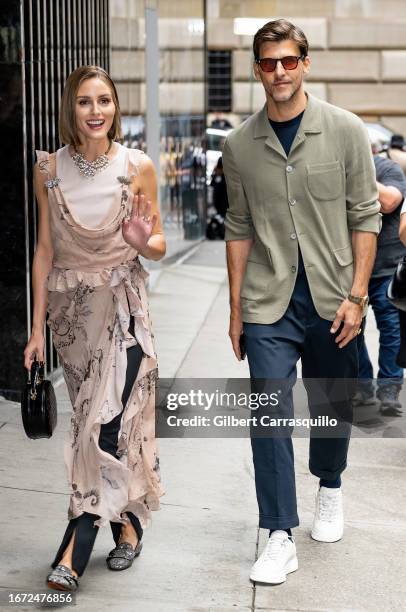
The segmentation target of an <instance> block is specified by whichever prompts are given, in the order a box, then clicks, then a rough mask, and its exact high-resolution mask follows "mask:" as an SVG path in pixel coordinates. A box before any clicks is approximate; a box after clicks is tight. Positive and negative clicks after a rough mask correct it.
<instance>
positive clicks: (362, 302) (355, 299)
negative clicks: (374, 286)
mask: <svg viewBox="0 0 406 612" xmlns="http://www.w3.org/2000/svg"><path fill="white" fill-rule="evenodd" d="M347 299H348V300H349V301H350V302H352V303H353V304H357V305H358V306H361V308H362V309H364V307H365V306H368V303H369V297H368V296H367V295H364V296H359V295H352V294H351V293H349V294H348V296H347Z"/></svg>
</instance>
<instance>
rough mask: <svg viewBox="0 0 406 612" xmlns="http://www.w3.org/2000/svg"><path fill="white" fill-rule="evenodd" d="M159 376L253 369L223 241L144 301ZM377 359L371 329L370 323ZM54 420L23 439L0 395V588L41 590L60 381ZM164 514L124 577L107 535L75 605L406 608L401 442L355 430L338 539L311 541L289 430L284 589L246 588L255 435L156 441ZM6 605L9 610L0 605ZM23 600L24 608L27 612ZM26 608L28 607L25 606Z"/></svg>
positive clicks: (204, 248)
mask: <svg viewBox="0 0 406 612" xmlns="http://www.w3.org/2000/svg"><path fill="white" fill-rule="evenodd" d="M150 306H151V316H152V320H153V325H154V331H155V337H156V343H157V351H158V355H159V361H160V374H161V377H164V378H166V377H168V378H170V377H174V376H176V377H184V378H189V377H190V378H192V377H199V378H205V377H206V378H220V377H221V378H226V377H234V378H238V377H247V376H248V368H247V364H246V362H242V363H237V362H236V361H235V360H234V359H233V356H232V353H231V349H230V346H229V341H228V338H227V315H228V294H227V285H226V270H225V265H224V244H223V243H219V242H215V243H203V244H202V245H200V247H199V248H198V250H197V251H195V253H194V254H193V255H192V256H191V257H189V259H186V260H185V261H184V262H183V263H181V264H179V265H171V266H167V267H165V268H164V269H162V270H161V271H160V272H159V275H158V276H157V277H156V278H155V281H154V284H153V289H152V292H151V296H150ZM367 338H368V346H369V348H370V349H371V353H372V356H373V359H374V361H375V362H376V353H377V333H376V330H375V328H374V325H373V317H370V319H369V322H368V332H367ZM57 391H58V409H59V422H58V427H57V430H56V431H55V434H54V436H53V437H52V438H51V439H49V440H35V441H32V440H28V439H27V438H26V437H25V435H24V433H23V430H22V426H21V423H20V413H19V406H18V405H16V404H12V403H10V402H3V403H1V404H0V456H1V463H0V491H1V498H0V505H1V510H0V521H1V524H0V534H1V553H0V555H1V557H0V591H3V592H4V591H10V590H14V589H24V590H28V591H29V590H38V589H42V588H43V586H44V578H45V575H46V573H47V572H48V569H49V562H50V561H51V560H52V555H53V554H54V553H55V550H56V547H57V546H58V545H59V542H60V539H61V537H62V533H63V530H64V528H65V525H66V509H67V505H68V491H67V487H66V483H65V473H64V466H63V458H62V443H63V437H64V435H65V432H66V431H67V429H68V424H69V414H70V410H71V409H70V405H69V401H68V398H67V394H66V389H65V387H64V386H63V385H61V386H60V387H58V389H57ZM159 445H160V455H161V465H162V478H163V482H164V485H165V488H166V495H165V496H164V497H163V498H162V509H161V511H160V512H157V513H154V515H153V524H152V527H151V529H149V530H148V531H147V532H146V533H145V536H144V541H145V544H144V550H143V552H142V555H141V556H140V558H139V559H138V560H137V561H136V562H135V563H134V565H133V567H132V568H131V569H130V570H128V571H126V572H117V573H114V572H109V571H108V570H107V569H106V566H105V561H104V558H105V556H106V553H107V552H108V551H109V550H110V549H111V548H112V538H111V534H110V531H109V530H107V529H104V530H100V532H99V534H98V537H97V540H96V545H95V549H94V552H93V555H92V558H91V561H90V564H89V566H88V568H87V570H86V572H85V574H84V576H83V577H82V579H81V586H80V590H79V592H78V594H77V602H76V604H77V605H76V609H77V610H80V611H82V610H83V611H93V610H97V611H98V610H100V611H104V610H110V611H112V612H116V611H117V612H121V611H127V610H128V611H135V610H137V611H140V612H184V611H185V612H186V611H187V612H201V611H202V612H203V611H204V612H210V611H213V612H214V611H216V612H220V611H221V612H231V611H234V610H236V611H237V610H241V611H248V610H250V611H256V610H274V611H275V610H279V611H284V612H285V611H286V612H287V611H291V610H303V611H323V612H327V611H328V612H338V611H340V612H349V611H352V612H354V611H357V612H358V611H374V612H375V611H386V610H388V611H391V610H393V611H399V610H404V609H406V606H405V601H406V586H405V581H404V576H405V573H406V572H405V570H406V554H405V550H406V513H405V508H406V503H405V502H406V499H405V475H406V468H405V459H406V444H405V441H404V440H402V439H396V438H392V439H369V438H368V437H363V438H354V439H353V440H352V442H351V446H350V453H349V467H348V469H347V471H346V472H345V474H344V478H343V492H344V498H345V516H346V531H345V536H344V538H343V540H342V541H341V542H338V543H336V544H321V543H317V542H314V541H312V540H311V539H310V537H309V530H310V526H311V521H312V516H313V505H314V494H315V489H316V479H315V478H314V477H313V476H311V475H310V474H309V472H308V468H307V445H308V442H307V440H305V439H295V440H294V445H295V453H296V475H297V489H298V503H299V515H300V518H301V525H300V527H299V528H297V529H295V530H294V535H295V538H296V544H297V549H298V557H299V571H298V572H296V573H294V574H292V575H290V576H289V578H288V580H287V582H286V583H285V584H283V585H280V586H276V587H272V586H262V585H256V586H255V585H252V584H251V583H250V581H249V580H248V573H249V569H250V567H251V565H252V563H253V562H254V561H255V558H256V555H257V551H258V550H259V552H261V550H262V547H263V545H264V542H265V541H266V536H267V533H266V532H265V531H263V530H258V529H257V506H256V500H255V487H254V481H253V468H252V462H251V452H250V444H249V440H247V439H225V440H224V439H196V438H195V439H190V438H183V439H161V440H160V444H159ZM0 609H3V608H0ZM19 609H23V608H22V607H20V608H19ZM27 609H28V608H27Z"/></svg>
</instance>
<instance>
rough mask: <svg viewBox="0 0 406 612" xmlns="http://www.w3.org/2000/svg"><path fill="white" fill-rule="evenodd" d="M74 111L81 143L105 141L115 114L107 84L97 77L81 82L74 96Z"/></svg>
mask: <svg viewBox="0 0 406 612" xmlns="http://www.w3.org/2000/svg"><path fill="white" fill-rule="evenodd" d="M75 111H76V125H77V129H78V131H79V134H80V136H81V138H80V139H81V141H83V139H85V140H88V139H90V140H103V139H105V138H106V137H107V134H108V132H109V130H110V128H111V126H112V123H113V119H114V114H115V112H116V107H115V104H114V102H113V97H112V95H111V90H110V87H109V86H108V85H107V83H105V81H103V80H102V79H99V78H98V77H92V78H90V79H86V80H85V81H83V83H82V84H81V85H80V87H79V89H78V92H77V94H76V105H75Z"/></svg>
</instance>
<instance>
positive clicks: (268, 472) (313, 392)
mask: <svg viewBox="0 0 406 612" xmlns="http://www.w3.org/2000/svg"><path fill="white" fill-rule="evenodd" d="M331 324H332V322H331V321H327V320H325V319H322V318H321V317H320V316H319V315H318V314H317V312H316V309H315V307H314V304H313V300H312V297H311V293H310V289H309V285H308V282H307V278H306V274H305V272H304V270H303V271H301V272H300V273H299V274H298V277H297V280H296V284H295V288H294V292H293V295H292V298H291V300H290V303H289V306H288V308H287V311H286V313H285V314H284V316H283V317H282V318H281V319H280V320H279V321H277V322H276V323H272V324H270V325H262V324H257V323H244V334H245V337H246V346H247V357H248V362H249V367H250V374H251V381H252V386H253V387H254V386H255V381H256V380H261V386H262V388H263V386H264V381H267V382H268V383H269V384H268V388H269V389H272V379H279V382H280V381H282V380H283V381H284V382H283V397H282V398H281V400H280V402H279V406H278V416H281V414H282V413H283V416H285V417H287V418H290V417H292V416H293V398H292V388H293V386H294V384H295V382H296V364H297V362H298V360H299V359H301V360H302V375H303V382H304V384H305V387H306V391H307V396H308V403H309V410H310V416H311V417H316V416H319V415H320V403H319V402H318V397H317V389H315V387H314V385H313V383H312V382H310V381H309V382H308V383H306V379H323V380H324V381H327V384H326V385H325V390H326V389H327V396H328V393H329V392H328V388H329V386H331V381H335V380H336V379H337V378H340V379H347V380H348V381H349V382H348V387H347V386H346V382H345V381H343V386H342V389H341V391H343V390H344V394H341V396H340V397H339V401H338V404H337V399H336V398H335V399H331V402H332V404H333V403H334V402H335V403H336V405H335V406H333V408H334V411H333V413H336V414H337V411H338V413H340V414H341V415H345V418H346V419H348V421H350V422H351V397H352V394H353V393H354V391H355V379H356V378H357V375H358V351H357V343H356V341H355V340H351V342H349V343H348V344H347V346H345V347H344V348H342V349H339V348H338V346H337V344H336V343H335V342H334V338H335V337H336V336H337V334H338V333H339V331H338V332H336V334H335V335H333V334H331V333H330V328H331ZM328 381H330V384H329V383H328ZM278 386H280V384H279V385H278ZM328 401H330V400H329V398H328ZM320 416H321V415H320ZM314 433H315V432H313V431H311V434H310V453H309V469H310V471H311V473H312V474H314V475H315V476H318V477H319V478H325V479H328V480H335V479H336V478H337V477H338V476H339V475H340V474H341V472H343V470H344V469H345V468H346V465H347V451H348V445H349V439H350V435H351V424H350V423H348V422H347V420H346V421H345V422H343V427H341V428H340V437H321V436H320V435H314ZM290 434H291V430H290V431H284V432H283V431H282V432H281V433H280V435H278V436H274V437H270V436H268V437H251V445H252V452H253V461H254V470H255V486H256V493H257V500H258V506H259V526H260V527H262V528H266V529H288V528H291V527H296V526H297V525H298V524H299V517H298V514H297V505H296V486H295V470H294V453H293V444H292V439H291V435H290Z"/></svg>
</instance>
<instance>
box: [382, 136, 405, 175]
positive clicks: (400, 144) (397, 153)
mask: <svg viewBox="0 0 406 612" xmlns="http://www.w3.org/2000/svg"><path fill="white" fill-rule="evenodd" d="M386 154H387V157H388V158H389V159H391V160H392V161H394V162H396V163H397V164H399V166H400V167H401V169H402V170H403V172H406V151H405V139H404V138H403V136H402V135H401V134H393V136H392V138H391V141H390V145H389V149H388V150H387V152H386Z"/></svg>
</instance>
